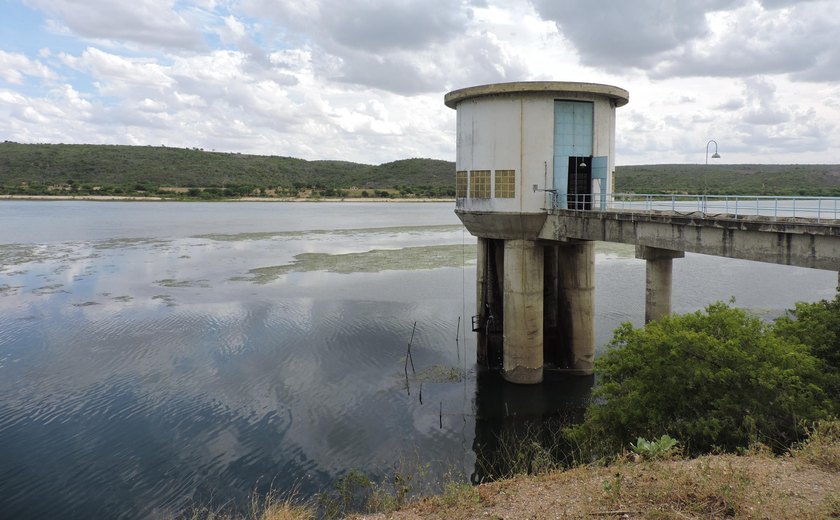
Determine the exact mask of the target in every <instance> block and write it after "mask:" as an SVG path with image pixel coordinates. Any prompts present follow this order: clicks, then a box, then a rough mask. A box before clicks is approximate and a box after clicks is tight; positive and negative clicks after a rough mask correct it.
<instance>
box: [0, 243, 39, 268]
mask: <svg viewBox="0 0 840 520" xmlns="http://www.w3.org/2000/svg"><path fill="white" fill-rule="evenodd" d="M39 249H40V248H38V247H36V246H31V245H26V244H3V245H0V269H2V267H5V266H13V265H20V264H26V263H29V262H40V261H43V260H45V259H46V258H49V255H46V254H44V253H43V250H39Z"/></svg>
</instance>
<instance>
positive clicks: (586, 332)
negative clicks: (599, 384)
mask: <svg viewBox="0 0 840 520" xmlns="http://www.w3.org/2000/svg"><path fill="white" fill-rule="evenodd" d="M556 250H557V271H558V290H557V293H558V294H557V296H558V300H559V302H558V304H557V308H558V311H559V320H558V322H559V323H558V324H559V327H560V338H561V345H562V346H563V349H564V352H565V353H566V359H565V367H564V368H567V369H570V370H573V371H575V372H578V373H581V374H591V373H592V369H593V366H594V365H593V364H594V362H595V249H594V243H593V242H589V241H583V242H572V243H568V244H564V245H559V246H557V247H556Z"/></svg>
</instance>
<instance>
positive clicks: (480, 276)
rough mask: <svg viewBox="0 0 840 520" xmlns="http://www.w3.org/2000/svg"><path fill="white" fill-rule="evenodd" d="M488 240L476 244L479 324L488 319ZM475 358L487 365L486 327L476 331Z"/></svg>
mask: <svg viewBox="0 0 840 520" xmlns="http://www.w3.org/2000/svg"><path fill="white" fill-rule="evenodd" d="M487 251H488V247H487V239H486V238H481V237H478V243H477V244H476V266H475V307H476V309H475V314H476V315H477V316H478V318H479V322H478V323H479V324H482V323H483V320H484V319H486V312H487V311H486V310H485V308H486V305H487ZM475 358H476V362H477V363H478V364H479V365H482V366H486V365H487V335H486V334H485V330H484V327H479V328H478V330H477V331H476V345H475Z"/></svg>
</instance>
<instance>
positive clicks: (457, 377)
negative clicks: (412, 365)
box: [414, 365, 467, 383]
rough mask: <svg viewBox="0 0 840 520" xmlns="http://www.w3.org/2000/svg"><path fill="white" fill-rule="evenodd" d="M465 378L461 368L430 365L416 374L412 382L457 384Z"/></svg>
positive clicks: (465, 374) (465, 375)
mask: <svg viewBox="0 0 840 520" xmlns="http://www.w3.org/2000/svg"><path fill="white" fill-rule="evenodd" d="M466 377H467V373H466V372H465V371H464V369H463V368H458V367H450V366H446V365H431V366H428V367H425V368H422V369H421V370H420V371H419V372H417V375H415V376H414V380H415V381H419V382H421V383H459V382H461V381H463V380H464V378H466Z"/></svg>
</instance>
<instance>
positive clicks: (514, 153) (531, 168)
mask: <svg viewBox="0 0 840 520" xmlns="http://www.w3.org/2000/svg"><path fill="white" fill-rule="evenodd" d="M557 99H563V100H574V101H591V102H593V141H592V142H593V155H596V156H607V157H609V172H608V180H607V182H606V183H605V185H606V187H610V186H612V184H613V182H614V181H613V180H612V177H613V170H614V169H615V158H614V151H615V106H614V103H613V101H612V100H611V99H609V98H605V97H599V96H597V95H594V94H586V93H566V94H563V95H562V96H559V97H558V95H557V94H556V93H551V92H548V93H524V94H517V95H515V96H514V95H511V94H499V95H494V96H485V97H478V98H472V99H467V100H464V101H461V102H459V103H458V105H457V110H458V114H457V153H456V160H455V169H456V170H458V171H467V172H471V171H474V170H490V171H491V172H495V171H496V170H515V171H516V197H515V198H512V199H510V198H495V197H493V195H495V193H496V191H495V182H494V181H495V175H493V174H492V173H491V179H493V181H491V182H492V184H491V198H487V199H483V198H482V199H475V198H470V197H467V198H466V199H465V200H463V201H462V202H461V203H460V204H459V208H460V209H463V210H468V211H482V212H485V211H488V212H502V213H537V212H543V211H546V209H550V208H551V195H550V194H549V193H547V192H545V191H543V190H545V189H556V188H558V187H557V186H554V183H553V177H552V172H553V171H554V101H555V100H557ZM535 185H536V186H537V187H538V191H536V192H535V191H534V189H533V186H535ZM467 186H468V191H469V186H470V182H469V181H468V182H467ZM563 189H565V187H564V188H563ZM593 193H595V194H597V193H598V189H597V183H596V185H595V186H594V187H593Z"/></svg>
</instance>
